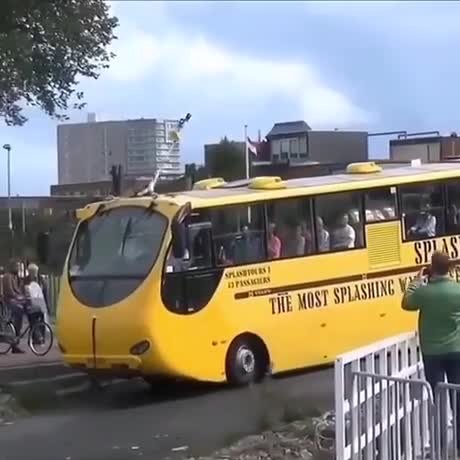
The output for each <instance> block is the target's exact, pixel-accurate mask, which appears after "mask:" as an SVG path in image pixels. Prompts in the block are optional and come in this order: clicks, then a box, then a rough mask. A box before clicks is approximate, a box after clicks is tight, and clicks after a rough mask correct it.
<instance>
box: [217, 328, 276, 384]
mask: <svg viewBox="0 0 460 460" xmlns="http://www.w3.org/2000/svg"><path fill="white" fill-rule="evenodd" d="M226 361H227V362H226V373H227V381H228V382H229V383H231V384H232V385H239V386H241V385H247V384H249V383H254V382H258V381H260V380H262V379H263V377H264V375H265V372H266V370H267V366H268V356H267V353H266V350H265V346H264V344H263V342H262V341H261V340H260V339H258V338H252V337H239V338H237V339H235V340H234V341H233V343H232V344H231V345H230V348H229V350H228V353H227V360H226Z"/></svg>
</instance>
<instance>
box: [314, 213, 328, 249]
mask: <svg viewBox="0 0 460 460" xmlns="http://www.w3.org/2000/svg"><path fill="white" fill-rule="evenodd" d="M316 235H317V238H318V252H327V251H329V250H330V239H329V232H328V231H327V230H326V229H325V228H324V222H323V219H322V218H321V217H319V216H318V217H317V218H316Z"/></svg>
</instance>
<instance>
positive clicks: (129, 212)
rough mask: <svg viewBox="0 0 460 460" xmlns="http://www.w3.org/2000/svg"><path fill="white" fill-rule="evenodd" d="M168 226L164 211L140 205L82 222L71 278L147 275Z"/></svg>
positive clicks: (73, 253)
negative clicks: (160, 212) (147, 208)
mask: <svg viewBox="0 0 460 460" xmlns="http://www.w3.org/2000/svg"><path fill="white" fill-rule="evenodd" d="M166 226H167V219H166V218H165V217H164V216H163V215H161V214H159V213H157V212H152V211H151V210H146V209H145V208H142V207H136V206H129V207H120V208H115V209H112V210H109V211H106V212H103V213H100V214H96V215H95V216H94V217H93V218H91V219H89V220H88V221H83V222H81V224H80V225H79V228H78V230H77V235H76V237H75V241H74V244H73V247H72V250H71V253H70V259H69V274H70V276H71V278H86V277H91V278H95V277H104V278H106V277H117V278H118V277H119V278H124V277H136V278H145V277H146V276H147V275H148V273H149V272H150V270H151V269H152V267H153V265H154V263H155V261H156V259H157V257H158V253H159V251H160V247H161V244H162V241H163V236H164V234H165V231H166Z"/></svg>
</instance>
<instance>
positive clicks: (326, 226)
mask: <svg viewBox="0 0 460 460" xmlns="http://www.w3.org/2000/svg"><path fill="white" fill-rule="evenodd" d="M362 199H363V196H362V194H360V193H355V192H347V193H333V194H330V195H322V196H319V197H317V198H316V199H315V213H316V235H317V240H318V241H317V244H318V250H319V252H329V251H343V250H347V249H354V248H362V247H364V225H363V216H362V208H363V207H362ZM326 236H327V238H328V240H329V245H325V244H324V239H325V237H326Z"/></svg>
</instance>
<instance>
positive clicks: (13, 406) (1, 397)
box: [0, 387, 26, 426]
mask: <svg viewBox="0 0 460 460" xmlns="http://www.w3.org/2000/svg"><path fill="white" fill-rule="evenodd" d="M24 415H26V411H25V410H24V408H23V407H21V405H20V404H19V403H18V401H17V400H16V398H15V397H14V396H13V395H12V394H10V393H9V392H7V391H6V390H5V389H3V388H1V387H0V426H2V425H11V423H12V422H13V421H14V420H16V419H17V418H18V417H22V416H24Z"/></svg>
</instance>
